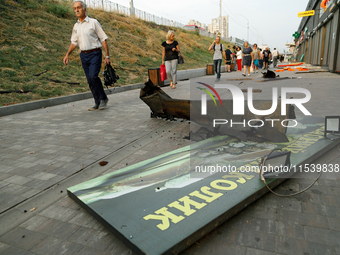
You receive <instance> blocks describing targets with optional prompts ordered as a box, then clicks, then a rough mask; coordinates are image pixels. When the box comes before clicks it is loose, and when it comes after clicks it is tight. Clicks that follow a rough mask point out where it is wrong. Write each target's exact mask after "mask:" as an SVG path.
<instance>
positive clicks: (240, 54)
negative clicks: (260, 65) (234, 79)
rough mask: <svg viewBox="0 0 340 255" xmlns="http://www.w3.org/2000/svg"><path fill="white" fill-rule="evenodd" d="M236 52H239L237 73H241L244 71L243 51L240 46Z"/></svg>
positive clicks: (237, 55)
mask: <svg viewBox="0 0 340 255" xmlns="http://www.w3.org/2000/svg"><path fill="white" fill-rule="evenodd" d="M236 50H237V53H236V59H237V71H241V70H242V50H241V48H240V47H238V46H237V48H236Z"/></svg>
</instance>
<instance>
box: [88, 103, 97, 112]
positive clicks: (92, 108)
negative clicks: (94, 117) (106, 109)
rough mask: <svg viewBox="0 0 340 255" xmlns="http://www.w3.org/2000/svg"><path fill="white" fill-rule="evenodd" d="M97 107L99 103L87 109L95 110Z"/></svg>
mask: <svg viewBox="0 0 340 255" xmlns="http://www.w3.org/2000/svg"><path fill="white" fill-rule="evenodd" d="M98 107H99V105H98V104H95V105H94V106H92V107H90V108H89V109H88V110H89V111H95V110H98Z"/></svg>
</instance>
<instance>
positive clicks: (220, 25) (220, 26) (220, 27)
mask: <svg viewBox="0 0 340 255" xmlns="http://www.w3.org/2000/svg"><path fill="white" fill-rule="evenodd" d="M219 30H220V34H221V36H222V0H220V24H219Z"/></svg>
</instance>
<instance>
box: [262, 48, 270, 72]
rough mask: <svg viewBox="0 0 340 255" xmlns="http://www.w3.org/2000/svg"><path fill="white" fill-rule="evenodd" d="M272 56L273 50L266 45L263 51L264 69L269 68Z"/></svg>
mask: <svg viewBox="0 0 340 255" xmlns="http://www.w3.org/2000/svg"><path fill="white" fill-rule="evenodd" d="M270 57H271V52H270V50H268V47H266V48H265V50H264V51H263V52H262V58H263V69H268V64H269V59H270Z"/></svg>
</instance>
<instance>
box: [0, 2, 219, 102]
mask: <svg viewBox="0 0 340 255" xmlns="http://www.w3.org/2000/svg"><path fill="white" fill-rule="evenodd" d="M15 2H17V4H16V3H15ZM88 15H89V16H90V17H93V18H96V19H98V21H99V22H100V23H101V24H102V26H103V29H104V31H105V32H106V33H107V35H108V36H109V40H108V43H109V47H110V51H111V52H110V55H111V56H112V61H113V66H114V67H115V68H117V72H118V74H119V76H120V80H119V82H118V84H120V85H126V84H133V83H138V82H143V81H145V80H146V79H147V69H148V68H154V67H158V66H159V65H160V62H161V50H162V49H161V42H162V41H164V38H165V35H166V32H167V31H168V29H169V28H168V27H165V26H158V25H156V24H154V23H150V22H145V21H142V20H139V19H135V18H132V17H126V16H123V15H120V14H117V13H108V12H104V11H100V10H91V9H90V10H88ZM0 17H1V19H0V90H32V92H31V93H27V94H21V93H11V94H0V105H5V104H14V103H20V102H27V101H32V100H38V99H44V98H49V97H55V96H61V95H69V94H75V93H79V92H85V91H88V90H89V88H88V85H87V83H86V79H85V75H84V72H83V69H82V67H81V63H80V58H79V54H78V53H79V50H78V49H77V50H76V52H74V53H73V54H72V56H71V58H70V61H71V62H70V64H69V65H68V66H67V67H66V66H64V65H63V63H62V59H63V57H64V55H65V53H66V51H67V49H68V46H69V44H70V36H71V31H72V27H73V24H74V23H75V21H76V17H75V15H74V14H73V12H72V4H71V3H69V2H67V1H65V3H64V4H60V3H59V2H57V1H53V0H44V1H42V0H17V1H12V0H0ZM174 30H175V34H176V40H178V42H179V45H180V48H181V51H182V55H183V57H184V59H185V64H183V65H179V70H181V69H193V68H200V67H204V66H206V64H208V63H211V62H212V52H208V51H207V48H208V47H209V45H210V43H211V41H212V39H211V38H207V37H204V36H199V35H197V34H195V33H193V32H188V31H185V30H183V29H174ZM224 43H225V42H224ZM45 70H48V71H47V72H46V73H45V74H43V75H40V76H38V77H36V76H34V74H38V73H41V72H43V71H45ZM46 78H49V79H57V80H61V81H68V82H79V83H80V85H69V84H66V83H55V82H52V81H50V80H48V79H46Z"/></svg>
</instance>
